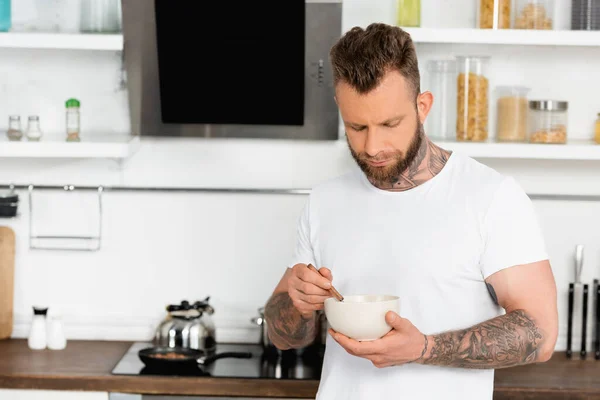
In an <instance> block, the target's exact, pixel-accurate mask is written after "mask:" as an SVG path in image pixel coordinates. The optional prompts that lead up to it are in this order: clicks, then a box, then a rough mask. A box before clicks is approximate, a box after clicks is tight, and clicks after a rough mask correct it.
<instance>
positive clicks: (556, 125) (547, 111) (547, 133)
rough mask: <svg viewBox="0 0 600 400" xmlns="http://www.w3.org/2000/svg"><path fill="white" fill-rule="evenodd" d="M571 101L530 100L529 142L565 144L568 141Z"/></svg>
mask: <svg viewBox="0 0 600 400" xmlns="http://www.w3.org/2000/svg"><path fill="white" fill-rule="evenodd" d="M568 106H569V103H567V102H566V101H556V100H535V101H530V102H529V142H530V143H551V144H564V143H566V142H567V123H568V118H567V117H568V115H567V110H568Z"/></svg>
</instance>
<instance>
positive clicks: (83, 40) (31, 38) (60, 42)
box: [0, 32, 123, 51]
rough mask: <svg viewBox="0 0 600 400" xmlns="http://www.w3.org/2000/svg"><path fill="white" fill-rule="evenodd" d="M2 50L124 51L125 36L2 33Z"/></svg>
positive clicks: (0, 43) (0, 39) (0, 38)
mask: <svg viewBox="0 0 600 400" xmlns="http://www.w3.org/2000/svg"><path fill="white" fill-rule="evenodd" d="M0 48H22V49H73V50H109V51H110V50H113V51H120V50H123V35H117V34H115V35H113V34H84V33H81V34H80V33H37V32H35V33H34V32H32V33H30V32H23V33H22V32H2V33H0Z"/></svg>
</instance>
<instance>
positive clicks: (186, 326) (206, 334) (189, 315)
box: [154, 297, 217, 355]
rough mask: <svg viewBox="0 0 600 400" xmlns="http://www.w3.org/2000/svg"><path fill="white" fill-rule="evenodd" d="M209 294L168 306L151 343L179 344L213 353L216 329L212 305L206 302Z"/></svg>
mask: <svg viewBox="0 0 600 400" xmlns="http://www.w3.org/2000/svg"><path fill="white" fill-rule="evenodd" d="M209 299H210V297H207V298H206V299H204V300H202V301H196V302H195V303H193V304H190V303H189V302H188V301H186V300H184V301H182V302H181V304H176V305H169V306H167V308H166V309H167V312H168V315H167V317H166V318H165V319H164V320H163V321H162V322H161V323H160V325H159V326H158V327H157V328H156V332H155V335H154V346H157V347H170V348H174V347H181V348H189V349H197V350H202V351H204V352H205V353H206V354H207V355H212V354H215V352H216V346H217V338H216V332H215V331H216V329H215V324H214V322H213V320H212V317H211V315H212V314H213V313H214V309H213V308H212V307H211V306H210V304H208V300H209Z"/></svg>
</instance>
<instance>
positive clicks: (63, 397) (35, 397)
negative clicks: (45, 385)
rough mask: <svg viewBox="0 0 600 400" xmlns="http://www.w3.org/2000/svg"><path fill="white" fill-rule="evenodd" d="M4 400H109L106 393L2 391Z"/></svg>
mask: <svg viewBox="0 0 600 400" xmlns="http://www.w3.org/2000/svg"><path fill="white" fill-rule="evenodd" d="M0 399H2V400H108V399H109V397H108V393H104V392H75V391H70V392H67V391H61V390H22V389H0Z"/></svg>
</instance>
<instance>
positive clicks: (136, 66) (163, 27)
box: [122, 0, 342, 140]
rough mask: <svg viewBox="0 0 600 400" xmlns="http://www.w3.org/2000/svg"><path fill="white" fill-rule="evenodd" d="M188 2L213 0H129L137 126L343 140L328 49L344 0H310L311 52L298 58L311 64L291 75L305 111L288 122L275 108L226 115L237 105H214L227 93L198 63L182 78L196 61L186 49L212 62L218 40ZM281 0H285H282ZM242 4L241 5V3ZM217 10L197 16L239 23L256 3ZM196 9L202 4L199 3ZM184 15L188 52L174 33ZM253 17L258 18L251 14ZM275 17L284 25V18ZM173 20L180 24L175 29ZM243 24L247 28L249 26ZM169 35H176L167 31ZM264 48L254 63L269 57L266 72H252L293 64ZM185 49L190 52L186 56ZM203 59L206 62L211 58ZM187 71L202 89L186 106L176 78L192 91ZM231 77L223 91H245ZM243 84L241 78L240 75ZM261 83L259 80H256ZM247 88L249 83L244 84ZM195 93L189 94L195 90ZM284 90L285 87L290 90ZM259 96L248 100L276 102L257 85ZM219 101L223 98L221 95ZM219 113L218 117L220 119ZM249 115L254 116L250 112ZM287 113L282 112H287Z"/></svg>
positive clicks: (193, 133) (153, 131) (168, 131)
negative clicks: (197, 69)
mask: <svg viewBox="0 0 600 400" xmlns="http://www.w3.org/2000/svg"><path fill="white" fill-rule="evenodd" d="M290 1H291V0H290ZM300 1H302V0H300ZM161 2H162V3H161ZM169 3H170V4H169ZM182 3H183V4H185V3H188V4H189V6H190V7H198V4H205V3H210V2H198V1H197V0H177V1H176V2H173V1H172V0H126V1H123V5H122V10H123V34H124V42H125V43H124V46H125V50H124V51H125V57H124V58H125V64H126V69H127V76H128V89H129V103H130V110H131V123H132V131H133V132H135V133H138V134H140V135H142V136H172V137H231V138H234V137H235V138H272V139H276V138H277V139H298V140H337V138H338V126H339V114H338V110H337V106H336V104H335V100H334V93H333V84H332V76H331V68H330V66H329V58H328V57H329V50H330V48H331V46H332V45H333V44H334V42H335V41H336V40H337V39H338V38H339V37H340V35H341V29H342V3H341V0H304V6H303V7H304V13H305V15H304V16H303V19H304V33H303V35H304V40H303V43H302V45H303V46H304V54H303V57H297V58H295V59H294V60H296V62H298V61H297V60H300V62H301V63H303V64H304V67H303V68H302V67H301V66H298V65H296V64H294V65H292V66H291V68H290V70H292V71H293V70H294V68H293V67H294V66H295V67H296V68H295V70H296V71H299V72H297V73H296V74H294V75H293V76H289V79H291V80H296V81H294V85H290V87H292V86H293V87H294V88H295V89H294V90H296V92H295V93H296V94H298V96H296V95H294V96H292V95H290V96H289V97H290V99H289V100H290V101H291V103H290V104H292V103H294V101H295V103H294V104H300V106H301V107H302V109H301V110H300V111H298V110H295V111H293V112H291V113H290V114H294V115H295V117H294V118H290V119H288V120H284V121H283V122H278V121H277V119H276V118H274V119H273V121H270V120H268V118H269V116H268V113H264V115H263V116H262V117H261V118H263V119H261V118H254V117H255V115H254V114H251V113H247V115H245V116H244V115H243V114H244V113H237V114H229V115H231V116H232V117H235V118H232V119H231V121H230V120H223V119H222V118H227V116H228V114H227V112H230V111H229V110H223V109H220V108H218V107H220V106H217V105H215V104H212V103H210V104H209V105H210V106H211V107H213V108H210V107H207V106H206V104H207V102H210V101H211V99H215V98H216V97H215V96H216V95H217V97H219V98H220V95H219V93H216V92H214V90H215V88H217V86H216V85H211V84H212V83H213V82H211V81H210V79H214V77H212V76H204V75H202V74H192V73H191V72H190V71H193V69H190V68H188V69H186V68H181V71H182V72H181V74H183V78H184V79H179V78H181V77H180V76H175V75H174V72H173V71H176V72H178V71H179V69H178V67H179V66H184V65H185V66H188V65H189V59H188V58H186V57H189V56H190V54H191V53H190V52H193V53H196V55H197V56H199V57H205V59H206V60H208V61H207V62H210V60H211V58H210V56H211V54H210V49H209V48H213V49H215V48H216V46H215V45H213V44H212V42H211V41H210V40H212V39H208V36H209V35H207V34H206V31H205V32H204V34H202V29H197V30H196V29H195V28H198V27H200V28H202V26H199V25H197V26H195V27H192V28H191V29H187V27H188V26H190V25H191V24H190V22H189V21H190V19H189V18H187V17H186V15H188V14H186V13H185V12H182V6H181V4H182ZM264 3H271V2H270V1H268V0H264V1H260V2H249V3H248V4H254V5H255V6H256V5H261V7H264ZM277 3H283V2H279V1H278V2H277ZM277 3H275V2H273V3H272V4H273V5H275V4H277ZM174 4H177V6H176V7H177V10H170V9H169V8H168V7H171V6H173V7H175V6H174ZM273 7H275V6H273ZM236 9H237V10H238V11H236ZM214 10H215V8H214V7H210V6H209V5H207V6H206V13H202V14H200V15H201V16H202V18H199V20H198V22H197V23H198V24H202V23H203V22H202V21H203V20H204V21H208V22H207V23H211V21H212V20H214V19H219V20H221V21H223V22H222V24H227V23H229V24H230V25H229V27H230V28H232V29H234V28H235V27H236V25H234V24H235V21H236V18H235V17H239V15H238V16H236V15H235V14H234V13H236V12H244V13H246V14H247V13H248V9H246V10H245V11H244V10H241V11H240V10H239V8H237V6H236V5H234V4H231V6H230V7H229V9H228V10H227V14H226V15H210V13H215V12H216V11H214ZM223 10H224V9H223ZM280 10H281V12H282V13H283V12H284V10H283V9H282V8H281V9H280ZM157 11H160V12H162V13H163V14H160V15H158V18H157V14H156V12H157ZM195 11H198V9H196V10H195ZM286 12H287V11H286ZM169 13H171V14H172V15H171V20H169V19H168V18H167V17H163V15H165V14H169ZM221 13H222V14H225V13H224V12H223V11H221ZM179 15H181V21H182V24H186V25H183V26H184V28H186V30H185V31H180V33H181V34H183V33H185V39H184V38H183V37H182V38H181V40H182V41H186V43H187V44H188V47H187V51H185V50H182V51H181V52H180V53H178V52H177V51H175V50H174V47H173V46H176V45H177V46H180V47H181V48H182V49H184V47H183V46H181V45H180V43H177V42H176V41H175V40H174V39H173V38H174V37H176V36H175V33H174V32H175V30H176V29H181V28H182V27H181V26H178V24H173V23H172V17H173V16H177V17H178V16H179ZM261 15H262V14H261ZM297 16H298V13H296V14H295V15H287V16H286V15H281V13H280V14H279V15H277V18H282V19H284V20H285V18H295V17H297ZM245 17H248V18H250V17H251V16H245ZM206 18H210V20H206ZM232 21H233V22H232ZM238 21H239V18H238ZM263 21H264V20H263ZM244 22H245V21H244ZM157 23H158V24H157ZM257 23H258V21H257ZM274 25H275V27H277V24H274ZM261 26H262V25H261ZM297 26H298V24H297ZM157 27H158V32H159V34H160V35H161V36H159V37H158V39H157ZM170 27H173V29H171V28H170ZM220 27H221V26H219V28H220ZM279 27H280V28H285V29H290V28H289V26H288V25H279ZM207 29H208V28H207ZM300 29H301V26H300ZM190 32H192V33H191V35H192V36H193V35H194V34H196V32H199V33H197V35H198V36H196V39H194V37H190ZM240 32H242V30H241V29H240ZM245 32H247V31H245ZM294 32H295V33H294V34H296V33H298V31H297V30H296V31H294ZM288 33H289V32H288ZM272 34H273V35H277V34H278V31H277V30H273V31H272ZM201 35H202V36H201ZM167 36H170V37H169V38H168V39H165V37H167ZM213 37H214V38H215V40H217V39H220V38H221V36H218V34H217V36H213ZM241 39H242V40H241V41H238V42H236V43H243V42H244V40H246V41H247V38H245V37H243V38H241ZM169 40H171V42H169ZM265 40H268V39H265ZM279 40H281V39H279ZM280 43H281V42H280ZM161 46H162V47H161ZM203 46H204V47H203ZM211 46H212V47H211ZM161 49H163V50H161ZM234 50H235V49H234ZM161 52H162V53H161ZM264 54H265V53H264V52H263V53H261V55H262V58H263V59H261V60H251V61H252V62H253V63H256V62H261V63H262V65H264V75H261V76H254V75H251V76H248V77H247V78H248V79H269V76H270V71H271V72H279V71H280V69H282V68H286V67H285V65H277V63H276V62H274V60H277V59H278V58H277V54H273V56H272V57H271V58H269V59H264V58H265V57H264ZM178 55H181V56H182V57H181V60H179V57H178ZM184 55H185V56H186V57H183V56H184ZM174 56H176V57H177V59H174V58H175V57H174ZM161 57H162V58H161ZM302 59H303V60H302ZM186 60H187V63H186ZM212 60H215V58H214V57H213V58H212ZM290 60H291V58H290ZM159 61H162V62H159ZM178 63H180V64H178ZM159 65H160V66H161V69H159ZM165 65H166V67H165ZM198 65H200V66H203V67H206V64H204V65H202V64H198ZM165 71H170V72H165ZM212 71H218V69H213V70H212ZM252 71H254V72H253V74H255V73H256V72H255V71H257V69H256V68H254V69H253V70H252ZM185 74H187V75H185ZM279 76H280V77H281V76H282V75H281V74H279ZM161 79H162V80H161ZM178 79H179V80H178ZM186 79H187V82H190V86H189V89H190V90H192V88H193V90H194V93H196V94H197V95H196V96H193V97H192V96H188V97H187V98H186V99H185V100H183V99H182V100H181V101H185V102H186V103H185V105H186V106H188V109H187V110H178V109H177V108H176V107H175V106H176V104H173V102H176V101H178V100H175V99H176V98H177V96H175V95H174V94H173V93H172V92H173V89H174V87H173V84H172V82H180V83H179V84H178V85H177V88H178V90H179V89H181V93H186V90H185V89H186V86H187V85H185V84H183V85H182V84H181V82H186ZM203 79H204V81H203ZM228 81H229V80H228V79H222V80H221V81H220V84H222V86H223V91H225V92H227V93H229V94H230V95H232V96H235V95H236V93H243V92H240V89H239V88H238V87H228V83H229V82H228ZM288 83H289V82H288ZM298 83H301V84H302V86H298ZM237 84H238V85H239V80H238V82H237ZM161 85H162V91H161ZM169 85H170V86H169ZM202 85H205V86H206V87H207V88H212V89H211V90H213V92H210V91H208V89H207V93H203V90H198V88H201V87H203V86H202ZM277 85H279V89H280V90H281V88H282V87H283V88H285V87H286V82H285V81H283V82H281V81H279V82H277ZM254 87H257V86H256V85H255V86H254ZM298 88H300V90H298ZM271 89H273V90H275V89H277V87H276V85H272V87H271ZM241 90H243V88H242V89H241ZM290 90H291V89H290ZM187 93H188V95H189V90H188V91H187ZM279 93H280V94H281V93H282V92H279ZM302 93H303V96H302ZM175 94H177V92H175ZM255 97H256V102H254V101H249V100H244V101H246V104H248V105H250V106H255V107H257V106H258V107H257V108H255V109H256V110H259V109H260V105H261V104H260V102H261V101H264V102H265V103H268V101H267V100H268V97H262V98H261V96H260V93H257V95H256V96H255ZM302 97H303V98H302ZM249 98H250V97H249ZM271 100H272V98H271ZM213 103H216V101H214V102H213ZM238 103H239V104H240V106H242V105H243V104H244V103H243V101H240V102H238ZM269 104H270V105H271V107H273V105H274V104H275V103H273V102H272V101H271V102H270V103H269ZM275 105H277V104H275ZM163 106H164V107H163ZM192 107H197V109H198V110H199V112H198V113H197V114H196V113H194V111H193V109H192ZM201 107H204V108H201ZM215 107H216V108H215ZM234 110H235V108H234ZM167 111H168V112H167ZM180 111H181V112H180ZM225 111H227V112H225ZM286 111H287V110H286ZM234 112H235V111H234ZM217 114H218V115H219V117H218V118H221V119H220V120H217V119H218V118H217ZM223 116H225V117H223ZM250 117H252V118H250ZM298 117H299V118H298ZM211 118H216V119H215V120H214V121H213V120H212V119H211ZM244 118H245V119H246V120H244ZM265 118H266V119H265ZM292 120H293V122H291V123H290V122H289V121H292ZM190 121H191V122H190ZM215 121H216V122H215ZM232 121H233V122H232ZM280 121H282V120H281V119H280Z"/></svg>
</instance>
